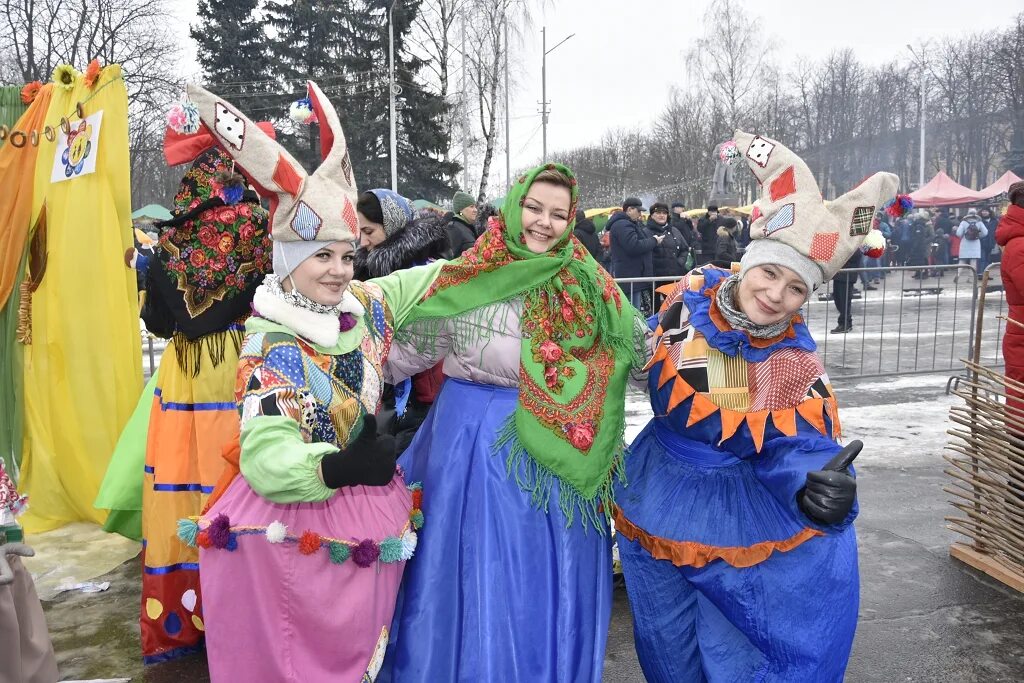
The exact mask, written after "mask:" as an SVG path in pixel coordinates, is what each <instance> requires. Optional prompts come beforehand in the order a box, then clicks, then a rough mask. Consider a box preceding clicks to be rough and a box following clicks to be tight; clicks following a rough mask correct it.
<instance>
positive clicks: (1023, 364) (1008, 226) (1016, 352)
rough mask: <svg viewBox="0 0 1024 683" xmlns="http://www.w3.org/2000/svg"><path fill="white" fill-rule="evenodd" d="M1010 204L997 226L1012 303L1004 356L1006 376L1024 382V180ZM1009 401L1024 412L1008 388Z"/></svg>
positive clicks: (1016, 185) (1011, 192)
mask: <svg viewBox="0 0 1024 683" xmlns="http://www.w3.org/2000/svg"><path fill="white" fill-rule="evenodd" d="M1008 194H1009V199H1010V206H1009V207H1007V209H1006V213H1005V214H1004V215H1003V217H1002V218H1001V219H1000V220H999V224H998V225H997V226H996V243H997V244H998V245H999V246H1000V247H1001V248H1002V250H1003V256H1002V265H1001V266H1000V269H999V271H1000V274H1001V275H1002V281H1003V287H1004V288H1005V289H1006V303H1007V304H1008V305H1009V307H1010V310H1009V316H1008V317H1009V319H1010V320H1011V321H1012V322H1009V323H1008V324H1007V325H1006V334H1005V335H1003V360H1004V361H1005V362H1006V376H1007V377H1009V378H1010V379H1012V380H1014V381H1015V382H1024V182H1018V183H1014V184H1013V185H1010V190H1009V193H1008ZM1007 395H1008V396H1011V397H1012V398H1011V400H1010V401H1008V404H1009V405H1010V406H1011V407H1014V408H1017V409H1019V410H1021V411H1022V413H1020V414H1024V399H1022V397H1021V396H1019V395H1017V392H1016V391H1011V390H1010V389H1009V388H1008V389H1007Z"/></svg>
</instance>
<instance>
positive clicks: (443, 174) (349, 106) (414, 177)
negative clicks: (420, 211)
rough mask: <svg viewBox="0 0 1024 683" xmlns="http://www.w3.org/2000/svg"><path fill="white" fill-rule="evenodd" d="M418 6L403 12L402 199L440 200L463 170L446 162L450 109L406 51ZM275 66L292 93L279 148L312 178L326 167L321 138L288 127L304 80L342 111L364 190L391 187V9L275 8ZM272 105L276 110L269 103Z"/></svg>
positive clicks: (398, 50) (283, 103) (313, 131)
mask: <svg viewBox="0 0 1024 683" xmlns="http://www.w3.org/2000/svg"><path fill="white" fill-rule="evenodd" d="M418 4H419V3H418V0H417V1H416V2H412V3H403V4H402V5H399V6H397V7H396V10H395V29H396V30H395V59H396V65H395V71H396V79H397V80H398V82H399V84H400V85H401V87H402V89H403V92H402V94H401V95H400V97H399V104H400V107H401V109H400V117H399V119H400V123H399V155H398V159H399V163H398V168H399V188H398V189H399V191H400V192H402V193H403V194H405V195H406V196H409V197H425V198H428V199H438V198H440V197H442V196H445V195H448V194H449V193H450V192H451V183H450V180H451V178H452V176H453V175H454V174H455V172H456V171H457V170H458V169H457V167H456V166H455V165H454V164H449V163H445V162H442V161H441V154H442V153H443V150H445V149H447V140H445V139H444V137H445V136H444V135H443V133H442V127H441V122H440V116H441V113H442V111H443V109H442V107H443V106H444V103H443V102H441V101H440V98H438V97H437V96H435V95H432V94H430V93H427V92H426V91H425V90H424V89H423V88H422V87H421V86H419V85H417V84H416V83H415V80H414V74H415V73H416V71H417V70H418V69H419V68H420V67H421V64H420V63H419V62H418V61H417V60H415V59H414V58H413V57H412V56H410V55H408V54H407V53H406V51H405V50H404V47H403V46H404V39H405V36H406V35H407V34H408V32H409V31H410V30H411V25H412V19H413V17H414V16H415V13H416V11H417V9H418ZM266 15H267V21H268V23H269V25H270V26H271V27H272V33H273V34H274V40H273V41H272V44H271V50H270V52H271V55H272V62H273V64H274V65H275V71H276V74H277V76H278V77H279V78H280V79H281V81H282V83H284V84H285V85H286V88H285V89H286V90H288V91H291V90H294V91H295V92H289V93H288V94H287V95H285V96H283V97H282V98H281V99H279V100H277V102H276V104H277V105H278V106H279V108H280V109H279V111H280V112H281V115H282V116H283V118H284V121H281V120H279V121H278V124H276V127H277V128H278V129H279V133H280V134H279V138H278V139H279V140H280V142H281V143H282V144H283V145H284V146H285V147H286V148H288V150H289V151H290V152H291V153H292V154H293V155H295V157H296V158H297V159H299V161H300V162H301V163H302V164H303V165H304V166H305V167H306V168H307V169H309V170H312V169H315V168H316V167H317V166H318V165H319V163H320V155H319V130H318V127H317V126H316V125H314V126H310V127H309V128H308V129H305V127H304V126H296V125H294V124H292V123H291V122H290V121H288V120H287V115H286V113H285V112H286V111H287V108H288V105H289V104H290V103H291V101H294V100H295V99H298V98H300V97H303V96H304V95H303V93H302V92H301V91H302V83H303V82H304V79H310V80H314V81H316V82H317V84H318V85H320V87H321V89H322V90H323V91H324V94H325V95H327V97H328V98H329V99H330V100H331V102H332V103H334V106H335V108H336V109H337V110H338V115H339V117H340V119H341V123H342V125H343V126H344V128H345V138H346V140H347V142H348V146H349V154H350V156H351V158H352V165H353V167H354V169H355V172H356V182H357V183H358V185H359V187H360V188H366V189H368V188H372V187H390V185H391V181H390V177H391V170H390V168H391V166H390V156H389V155H390V132H389V131H390V128H389V125H390V124H389V120H388V113H389V106H388V105H389V100H388V32H387V6H385V5H384V4H383V3H382V2H380V0H370V1H368V0H335V1H331V2H317V3H316V4H315V5H314V3H313V2H311V1H310V0H295V1H294V2H286V1H284V0H271V2H269V3H268V5H267V8H266ZM267 103H268V104H271V103H273V100H272V98H268V100H267Z"/></svg>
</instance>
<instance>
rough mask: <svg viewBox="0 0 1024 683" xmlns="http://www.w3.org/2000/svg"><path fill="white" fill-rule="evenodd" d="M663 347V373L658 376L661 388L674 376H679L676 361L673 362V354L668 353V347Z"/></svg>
mask: <svg viewBox="0 0 1024 683" xmlns="http://www.w3.org/2000/svg"><path fill="white" fill-rule="evenodd" d="M661 348H662V349H663V352H662V355H663V356H664V358H662V363H661V375H660V376H659V377H658V388H659V389H661V388H662V387H663V386H665V385H666V384H668V383H669V382H670V381H672V379H673V378H675V377H678V376H679V373H678V372H676V369H675V367H674V363H672V356H670V355H668V349H666V348H665V347H664V346H663V347H661Z"/></svg>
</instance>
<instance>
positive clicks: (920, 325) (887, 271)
mask: <svg viewBox="0 0 1024 683" xmlns="http://www.w3.org/2000/svg"><path fill="white" fill-rule="evenodd" d="M842 272H847V273H856V274H857V275H858V281H857V283H856V288H857V290H858V293H857V294H855V298H854V299H853V303H852V305H851V313H852V317H853V329H852V330H851V331H850V332H847V333H846V334H834V333H832V332H831V330H832V329H833V328H834V327H836V326H837V322H838V321H837V317H838V311H837V309H836V307H835V305H834V303H833V302H832V290H833V287H832V283H831V282H830V283H829V284H828V285H826V286H825V287H823V288H821V289H819V290H818V291H816V292H814V293H813V294H812V295H811V297H810V300H809V301H808V303H807V305H806V306H805V307H804V310H803V316H804V321H805V323H806V324H807V327H808V329H809V330H810V332H811V335H812V336H813V337H814V339H815V341H816V342H817V343H818V353H819V354H820V355H821V358H822V362H823V363H824V365H825V370H826V371H827V372H828V373H829V375H831V376H833V377H848V378H856V377H889V376H893V375H908V374H919V373H929V372H941V371H955V372H959V371H960V370H961V369H962V367H963V366H962V363H961V360H962V359H964V358H970V357H972V351H973V347H974V339H975V334H979V335H980V347H981V354H980V358H979V361H980V362H981V363H982V364H983V365H986V366H988V367H995V366H1001V365H1003V355H1002V338H1003V334H1004V333H1005V329H1006V325H1005V316H1006V311H1007V309H1006V298H1005V296H1004V295H1003V290H1002V283H1001V280H1000V278H999V264H998V263H993V264H992V265H990V266H989V267H988V268H987V269H986V271H985V272H986V274H987V275H988V287H987V291H986V296H985V297H982V298H981V304H982V305H983V306H984V310H985V315H984V316H982V325H981V327H980V329H978V330H975V320H976V314H977V306H978V304H979V292H980V283H979V278H978V274H977V273H976V271H975V270H974V268H972V267H970V266H967V265H949V266H931V267H924V268H922V267H916V266H902V267H892V268H884V267H883V268H875V267H871V268H855V269H850V270H845V271H842ZM874 275H879V276H880V277H879V279H878V285H871V286H874V287H877V288H876V289H867V287H866V286H865V282H867V283H868V284H870V283H871V282H873V276H874ZM678 279H679V278H677V277H659V278H618V279H616V282H617V283H618V284H619V286H620V287H621V288H622V290H623V292H624V293H625V295H626V296H627V297H629V296H630V293H631V292H634V293H635V298H637V299H639V302H640V303H641V304H642V305H644V306H646V307H648V312H650V311H651V310H654V309H655V308H656V306H658V305H659V304H660V302H661V298H662V297H661V295H660V294H658V293H657V291H656V290H657V289H658V287H661V286H663V285H666V284H670V283H673V282H675V281H677V280H678ZM142 344H143V356H144V360H143V368H142V370H143V375H144V376H145V377H146V378H147V379H148V378H149V377H150V376H151V375H152V374H153V373H154V372H156V367H157V365H158V363H159V359H160V356H161V355H162V354H163V350H164V348H165V347H166V345H167V342H166V341H165V340H163V339H159V338H156V337H153V336H151V335H150V334H149V333H147V332H146V331H145V330H142Z"/></svg>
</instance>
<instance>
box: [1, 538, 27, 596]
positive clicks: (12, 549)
mask: <svg viewBox="0 0 1024 683" xmlns="http://www.w3.org/2000/svg"><path fill="white" fill-rule="evenodd" d="M35 554H36V551H34V550H32V548H29V547H28V546H27V545H25V544H24V543H7V544H5V545H0V586H6V585H8V584H9V583H11V582H12V581H14V570H13V569H11V565H9V564H8V563H7V556H8V555H17V556H19V557H32V556H33V555H35Z"/></svg>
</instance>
